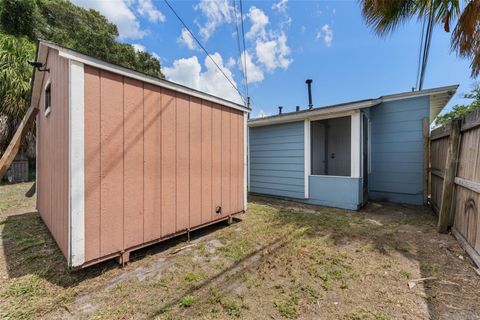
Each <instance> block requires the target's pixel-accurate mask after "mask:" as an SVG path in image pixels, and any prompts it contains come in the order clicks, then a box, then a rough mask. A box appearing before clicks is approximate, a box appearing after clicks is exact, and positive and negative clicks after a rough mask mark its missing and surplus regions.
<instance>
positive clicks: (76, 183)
mask: <svg viewBox="0 0 480 320" xmlns="http://www.w3.org/2000/svg"><path fill="white" fill-rule="evenodd" d="M69 69H70V71H69V190H68V191H69V197H68V199H69V235H70V236H69V250H70V252H69V264H70V266H72V267H78V266H80V265H82V264H83V263H84V262H85V151H84V150H85V149H84V140H85V103H84V86H85V84H84V81H85V80H84V79H85V78H84V65H83V63H80V62H78V61H74V60H70V61H69Z"/></svg>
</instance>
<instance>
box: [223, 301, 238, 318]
mask: <svg viewBox="0 0 480 320" xmlns="http://www.w3.org/2000/svg"><path fill="white" fill-rule="evenodd" d="M222 307H223V309H224V310H225V311H226V312H227V314H228V315H230V316H232V317H235V318H238V317H240V314H241V309H240V307H239V306H238V305H237V304H236V303H235V301H224V302H222Z"/></svg>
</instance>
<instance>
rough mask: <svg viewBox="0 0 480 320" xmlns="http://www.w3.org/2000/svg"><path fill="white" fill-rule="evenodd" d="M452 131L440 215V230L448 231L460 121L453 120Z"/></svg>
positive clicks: (452, 200) (441, 231) (442, 231)
mask: <svg viewBox="0 0 480 320" xmlns="http://www.w3.org/2000/svg"><path fill="white" fill-rule="evenodd" d="M451 127H452V131H451V133H450V138H449V140H448V154H447V161H446V164H445V174H444V179H443V191H442V205H441V206H440V213H439V216H438V232H440V233H447V232H448V229H449V227H451V225H450V221H452V220H453V219H451V217H450V214H451V212H452V205H453V202H454V199H453V191H454V188H455V176H456V173H457V161H458V153H459V148H460V146H459V141H460V121H453V122H452V125H451Z"/></svg>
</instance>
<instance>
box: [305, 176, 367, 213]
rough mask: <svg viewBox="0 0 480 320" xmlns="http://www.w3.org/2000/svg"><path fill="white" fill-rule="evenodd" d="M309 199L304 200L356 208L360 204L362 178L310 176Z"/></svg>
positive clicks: (330, 205) (312, 202) (317, 203)
mask: <svg viewBox="0 0 480 320" xmlns="http://www.w3.org/2000/svg"><path fill="white" fill-rule="evenodd" d="M309 183H310V184H309V192H310V194H309V199H307V200H305V201H304V202H306V203H310V204H316V205H322V206H328V207H337V208H344V209H350V210H357V209H358V208H359V207H360V205H361V202H362V200H361V194H362V179H360V178H350V177H333V176H310V177H309Z"/></svg>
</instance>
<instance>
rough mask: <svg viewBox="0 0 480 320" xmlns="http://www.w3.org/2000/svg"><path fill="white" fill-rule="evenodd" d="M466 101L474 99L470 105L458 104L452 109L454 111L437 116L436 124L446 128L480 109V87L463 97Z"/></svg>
mask: <svg viewBox="0 0 480 320" xmlns="http://www.w3.org/2000/svg"><path fill="white" fill-rule="evenodd" d="M463 97H464V98H465V99H472V100H473V101H472V102H471V103H469V104H457V105H455V106H454V107H453V108H452V111H450V112H447V113H445V114H443V115H439V116H437V118H436V119H435V123H436V124H439V125H442V126H446V125H449V124H450V123H451V122H452V121H454V120H459V119H461V118H463V117H464V116H465V115H467V113H469V112H472V111H474V110H477V109H478V108H480V86H478V85H477V86H476V87H475V88H474V89H473V90H472V91H470V92H469V93H466V94H464V95H463Z"/></svg>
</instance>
